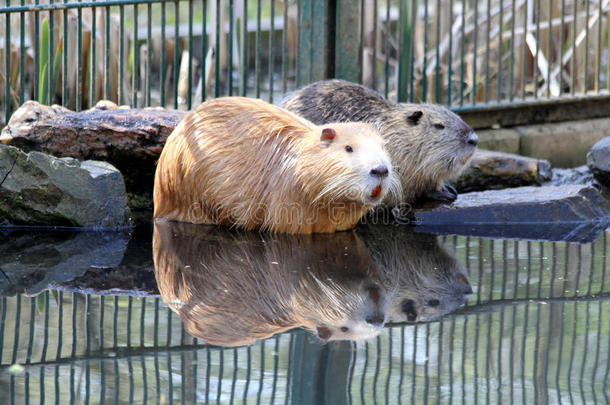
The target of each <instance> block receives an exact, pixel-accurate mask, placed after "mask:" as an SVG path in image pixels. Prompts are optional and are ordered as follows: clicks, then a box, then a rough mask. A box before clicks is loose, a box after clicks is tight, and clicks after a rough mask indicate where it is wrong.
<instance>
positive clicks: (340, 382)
mask: <svg viewBox="0 0 610 405" xmlns="http://www.w3.org/2000/svg"><path fill="white" fill-rule="evenodd" d="M426 230H427V231H430V229H426ZM415 231H416V232H414V230H413V228H410V227H404V226H402V227H399V226H374V225H361V226H359V227H358V228H357V229H356V230H354V231H350V232H342V233H338V234H335V235H313V236H288V235H265V234H257V233H246V232H238V231H230V230H226V229H219V228H215V227H209V226H195V225H188V224H178V223H172V222H160V223H157V224H156V226H155V227H154V236H153V237H152V238H151V234H153V229H152V227H151V228H150V229H149V228H146V227H144V228H140V229H136V230H135V233H134V234H132V235H131V238H130V235H125V234H113V233H96V232H84V233H77V232H42V231H37V232H35V233H33V232H26V231H15V232H12V233H10V234H4V235H2V236H0V238H1V240H0V242H2V243H1V245H0V257H1V258H2V259H1V261H0V270H1V272H0V398H3V401H4V398H6V399H7V400H6V402H7V403H15V404H21V403H27V402H31V403H36V402H42V401H44V402H47V403H61V404H63V403H102V402H103V403H119V402H125V403H146V402H154V403H172V402H174V401H176V402H181V403H209V402H215V403H235V402H239V403H278V404H279V403H292V404H323V403H328V404H344V403H345V404H347V403H359V404H360V403H364V404H368V403H387V404H394V403H422V402H425V401H431V402H440V403H474V402H481V403H489V402H497V403H609V396H610V390H609V389H610V387H609V369H610V326H609V325H610V319H609V315H608V314H609V313H610V302H609V301H610V269H609V268H608V267H609V263H608V262H609V261H610V259H609V258H608V252H610V248H609V247H608V239H609V238H610V237H609V236H610V235H608V233H603V232H602V233H601V234H599V230H595V229H590V231H591V232H595V233H598V234H599V237H597V238H595V237H592V236H591V234H588V233H587V232H586V230H584V229H580V228H579V229H577V230H576V231H574V228H570V229H568V227H564V228H562V232H563V233H561V235H564V238H565V239H567V240H569V241H575V240H576V241H579V242H583V243H570V242H566V241H544V240H549V239H556V238H557V235H559V233H557V232H555V231H553V232H550V233H549V232H547V231H548V230H543V229H530V230H528V229H524V228H518V227H512V228H510V227H501V226H500V227H494V229H491V228H481V229H477V228H471V229H468V230H454V231H453V232H454V233H464V234H466V235H487V236H494V237H498V238H500V239H489V238H481V237H479V236H457V235H440V236H436V235H432V234H426V233H419V232H420V229H418V228H415ZM435 232H438V233H441V234H443V233H444V231H443V230H439V229H436V230H435ZM448 232H451V231H450V230H448ZM570 235H572V236H570ZM573 235H578V237H573ZM523 238H525V239H528V240H522V239H523ZM532 239H543V240H532ZM584 242H586V243H584ZM34 294H39V295H36V296H34ZM384 324H385V326H384ZM365 338H368V339H365ZM241 345H247V346H241ZM222 346H225V347H222ZM226 346H233V347H226ZM11 365H19V366H12V367H10V366H11Z"/></svg>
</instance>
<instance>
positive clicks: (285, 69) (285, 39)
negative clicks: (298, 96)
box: [272, 0, 290, 94]
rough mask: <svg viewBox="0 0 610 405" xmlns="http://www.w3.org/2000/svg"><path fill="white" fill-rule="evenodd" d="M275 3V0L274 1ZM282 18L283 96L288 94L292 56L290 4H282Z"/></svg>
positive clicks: (284, 2) (285, 2)
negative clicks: (289, 32) (289, 28)
mask: <svg viewBox="0 0 610 405" xmlns="http://www.w3.org/2000/svg"><path fill="white" fill-rule="evenodd" d="M272 1H273V0H272ZM282 7H283V8H282V11H283V13H282V17H283V21H284V23H283V28H282V94H286V90H287V78H286V75H287V74H288V67H287V62H288V59H290V54H289V53H288V52H289V51H288V2H287V1H283V2H282Z"/></svg>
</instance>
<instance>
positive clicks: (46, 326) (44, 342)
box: [40, 290, 49, 361]
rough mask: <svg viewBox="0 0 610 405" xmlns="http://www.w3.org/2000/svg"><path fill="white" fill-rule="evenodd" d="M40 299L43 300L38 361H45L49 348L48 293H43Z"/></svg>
mask: <svg viewBox="0 0 610 405" xmlns="http://www.w3.org/2000/svg"><path fill="white" fill-rule="evenodd" d="M42 297H43V298H44V327H43V334H42V351H41V354H40V360H41V361H45V360H46V358H47V348H48V346H49V291H48V290H47V291H45V292H44V293H43V296H42Z"/></svg>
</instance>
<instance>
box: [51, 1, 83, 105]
mask: <svg viewBox="0 0 610 405" xmlns="http://www.w3.org/2000/svg"><path fill="white" fill-rule="evenodd" d="M53 1H54V0H49V4H53ZM94 16H95V13H94ZM94 21H95V20H94ZM54 32H55V21H54V19H53V12H52V11H49V63H48V65H47V74H48V80H49V87H48V90H49V98H48V101H49V105H52V104H54V101H55V99H54V96H55V86H54V83H53V66H54V65H55V63H54V60H55V43H54V41H53V39H54V37H55V36H54V35H53V33H54Z"/></svg>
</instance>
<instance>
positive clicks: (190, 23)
mask: <svg viewBox="0 0 610 405" xmlns="http://www.w3.org/2000/svg"><path fill="white" fill-rule="evenodd" d="M188 1H189V4H188V8H189V12H188V19H189V20H188V30H189V32H188V49H189V61H188V70H189V71H188V73H187V87H188V91H187V93H186V105H187V109H189V110H190V109H191V108H193V0H188ZM231 23H233V20H232V19H231ZM203 57H205V55H204V56H203ZM202 85H203V82H202Z"/></svg>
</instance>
